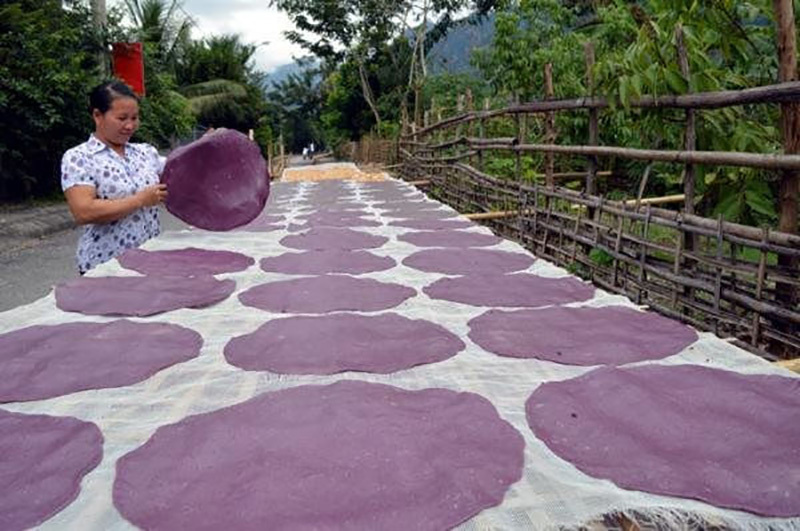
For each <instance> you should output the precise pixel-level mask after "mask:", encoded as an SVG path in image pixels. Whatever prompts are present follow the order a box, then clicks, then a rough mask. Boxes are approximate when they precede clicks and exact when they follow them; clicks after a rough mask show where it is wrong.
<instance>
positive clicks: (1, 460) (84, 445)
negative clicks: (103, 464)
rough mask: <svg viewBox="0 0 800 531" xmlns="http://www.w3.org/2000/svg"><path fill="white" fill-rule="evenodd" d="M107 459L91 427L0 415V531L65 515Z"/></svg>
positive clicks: (59, 420)
mask: <svg viewBox="0 0 800 531" xmlns="http://www.w3.org/2000/svg"><path fill="white" fill-rule="evenodd" d="M102 457H103V435H102V434H101V433H100V430H99V429H98V428H97V426H95V425H94V424H92V423H90V422H83V421H81V420H78V419H75V418H71V417H51V416H47V415H22V414H20V413H8V412H6V411H2V410H0V529H3V530H4V531H22V530H23V529H30V528H31V527H34V526H36V525H39V524H41V523H43V522H44V521H46V520H47V519H48V518H51V517H52V516H53V515H55V514H56V513H58V512H59V511H61V510H62V509H64V507H66V506H67V505H69V504H70V503H72V502H73V501H74V500H75V498H77V497H78V493H79V492H80V490H81V480H82V479H83V476H85V475H86V474H87V473H89V472H90V471H91V470H92V469H93V468H94V467H96V466H97V465H98V464H100V460H101V459H102Z"/></svg>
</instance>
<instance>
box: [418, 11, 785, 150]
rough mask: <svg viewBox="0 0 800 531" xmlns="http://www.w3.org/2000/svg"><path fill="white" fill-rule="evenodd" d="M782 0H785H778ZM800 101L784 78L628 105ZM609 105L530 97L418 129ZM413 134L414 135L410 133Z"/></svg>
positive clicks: (694, 105) (712, 105)
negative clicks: (783, 80)
mask: <svg viewBox="0 0 800 531" xmlns="http://www.w3.org/2000/svg"><path fill="white" fill-rule="evenodd" d="M781 1H784V0H781ZM799 101H800V82H798V81H786V82H782V83H777V84H773V85H765V86H762V87H755V88H749V89H743V90H724V91H716V92H699V93H695V94H683V95H679V96H675V95H665V96H642V97H641V98H634V99H632V100H631V101H630V102H629V103H628V105H629V106H630V107H632V108H635V109H653V108H662V109H720V108H724V107H733V106H736V105H751V104H759V103H793V102H794V103H797V102H799ZM611 106H612V102H609V101H608V99H607V98H602V97H594V98H593V97H585V98H575V99H568V100H553V101H532V102H528V103H523V104H521V105H519V106H516V107H506V108H503V109H494V110H491V111H489V110H484V111H483V112H473V113H465V114H462V115H461V116H453V117H451V118H448V119H447V120H443V121H442V122H440V123H438V124H434V125H432V126H430V127H428V128H426V129H421V130H419V131H417V133H418V134H419V133H425V134H427V133H430V132H431V131H433V130H435V129H438V128H441V127H448V126H452V125H454V124H456V123H458V122H462V121H472V120H480V119H484V118H490V117H493V116H501V115H503V114H514V113H518V112H522V113H528V114H536V113H547V112H551V111H568V110H578V109H592V108H594V109H607V108H609V107H611ZM412 136H413V135H412Z"/></svg>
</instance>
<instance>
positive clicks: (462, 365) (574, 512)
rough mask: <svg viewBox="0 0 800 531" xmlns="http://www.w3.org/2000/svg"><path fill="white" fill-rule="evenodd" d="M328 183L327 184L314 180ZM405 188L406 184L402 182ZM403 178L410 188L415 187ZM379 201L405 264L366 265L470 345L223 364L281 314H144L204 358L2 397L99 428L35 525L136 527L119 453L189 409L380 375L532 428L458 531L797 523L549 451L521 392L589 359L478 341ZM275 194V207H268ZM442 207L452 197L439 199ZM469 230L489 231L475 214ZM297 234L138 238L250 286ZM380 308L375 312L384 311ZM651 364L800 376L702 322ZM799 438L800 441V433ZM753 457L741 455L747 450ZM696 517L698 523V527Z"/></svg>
mask: <svg viewBox="0 0 800 531" xmlns="http://www.w3.org/2000/svg"><path fill="white" fill-rule="evenodd" d="M320 184H322V183H320ZM396 184H397V186H403V187H406V186H408V185H406V184H404V183H401V182H399V181H396ZM345 185H346V186H347V187H348V188H349V189H350V190H351V191H352V193H351V196H352V198H353V199H354V200H355V201H356V202H361V203H363V202H364V201H366V198H365V195H364V194H363V191H364V190H365V189H366V188H365V187H369V186H370V185H369V184H361V183H357V182H345ZM316 186H319V184H317V183H308V182H303V183H291V184H289V183H277V184H276V185H275V189H274V193H273V198H274V200H271V202H270V205H274V206H275V207H276V208H285V209H288V211H289V215H288V216H287V222H288V223H291V222H292V221H293V220H295V218H296V216H297V215H298V214H300V213H303V212H308V211H309V209H308V208H307V206H306V205H304V204H303V199H304V198H305V197H306V196H307V195H308V192H309V191H311V190H312V189H314V187H316ZM408 188H409V190H413V188H411V187H410V186H408ZM375 203H376V202H375V201H369V202H368V203H364V204H366V205H367V209H368V210H369V212H370V213H371V214H372V215H373V216H375V217H374V219H377V220H380V221H383V222H384V225H383V226H381V227H375V228H357V230H362V231H364V232H370V233H373V234H380V235H384V236H388V237H389V238H390V240H389V242H388V243H386V244H385V245H384V246H383V247H381V248H379V249H375V250H372V252H374V253H375V254H378V255H388V256H391V257H393V258H394V259H395V260H396V261H397V262H398V266H397V267H395V268H393V269H390V270H388V271H384V272H380V273H373V274H368V275H364V277H369V278H374V279H378V280H383V281H390V282H396V283H401V284H406V285H409V286H412V287H414V288H416V289H417V291H418V295H417V296H416V297H414V298H412V299H410V300H408V301H406V302H405V303H403V304H402V305H400V306H398V307H396V308H393V309H391V310H388V311H391V312H396V313H399V314H401V315H405V316H407V317H411V318H423V319H427V320H429V321H433V322H435V323H438V324H441V325H443V326H444V327H446V328H447V329H449V330H450V331H451V332H453V333H455V334H457V335H458V336H459V337H460V338H461V339H462V340H463V341H464V342H465V343H466V344H467V348H466V349H465V350H464V351H462V352H461V353H459V354H458V355H456V356H455V357H453V358H450V359H448V360H446V361H444V362H441V363H436V364H431V365H424V366H421V367H416V368H412V369H409V370H405V371H400V372H397V373H395V374H390V375H372V374H364V373H353V372H349V373H343V374H340V375H333V376H281V375H276V374H271V373H267V372H263V373H256V372H246V371H243V370H240V369H238V368H236V367H233V366H231V365H229V364H228V363H226V361H225V359H224V357H223V348H224V346H225V344H226V343H227V341H228V340H229V339H230V338H232V337H234V336H238V335H241V334H246V333H250V332H252V331H254V330H255V329H256V328H258V327H259V326H260V325H262V324H263V323H264V322H266V321H268V320H269V319H273V318H281V317H285V315H281V314H270V313H269V312H265V311H262V310H257V309H253V308H248V307H246V306H244V305H242V304H241V303H240V302H239V300H238V298H237V297H236V294H234V295H233V296H231V297H230V298H228V299H227V300H225V301H223V302H221V303H219V304H217V305H215V306H212V307H210V308H205V309H202V310H189V309H186V310H178V311H173V312H169V313H166V314H162V315H156V316H153V317H149V318H145V319H133V320H135V321H142V322H167V323H175V324H179V325H182V326H186V327H189V328H191V329H193V330H196V331H197V332H199V333H200V334H201V335H202V336H203V338H204V340H205V343H204V345H203V348H202V351H201V354H200V356H199V357H197V358H196V359H193V360H191V361H189V362H186V363H181V364H179V365H176V366H173V367H170V368H168V369H166V370H163V371H161V372H159V373H158V374H156V375H155V376H153V377H152V378H150V379H148V380H146V381H144V382H142V383H140V384H137V385H132V386H128V387H123V388H117V389H104V390H94V391H83V392H79V393H74V394H71V395H68V396H63V397H58V398H53V399H49V400H41V401H37V402H28V403H13V404H3V405H0V407H1V408H3V409H6V410H9V411H16V412H20V413H32V414H34V413H43V414H50V415H66V416H74V417H77V418H80V419H83V420H86V421H91V422H94V423H95V424H97V425H98V426H99V427H100V429H101V430H102V432H103V435H104V437H105V445H104V456H103V461H102V462H101V463H100V465H99V466H98V467H97V468H96V469H94V470H93V471H91V472H90V473H89V474H88V475H87V476H86V477H85V478H84V480H83V483H82V485H81V492H80V495H79V497H78V499H77V500H75V501H74V502H73V503H72V504H70V505H69V506H68V507H67V508H65V509H64V510H63V511H62V512H60V513H59V514H57V515H56V516H54V517H53V518H52V519H50V520H49V521H48V522H46V523H45V524H43V525H42V526H41V529H47V530H64V529H76V530H95V529H97V530H100V529H102V530H122V529H131V528H132V527H133V526H132V525H131V524H129V523H127V522H126V521H125V520H124V519H123V518H122V517H121V516H120V514H119V513H118V512H117V510H116V509H115V508H114V505H113V503H112V497H111V489H112V485H113V481H114V471H115V463H116V461H117V459H118V458H119V457H121V456H122V455H124V454H126V453H127V452H130V451H131V450H133V449H135V448H136V447H138V446H140V445H141V444H143V443H144V442H145V441H146V440H147V439H148V438H149V437H150V436H151V435H152V434H153V432H154V431H155V430H156V429H157V428H158V427H159V426H163V425H165V424H169V423H174V422H177V421H179V420H181V419H183V418H184V417H186V416H187V415H192V414H196V413H202V412H207V411H213V410H216V409H219V408H221V407H224V406H229V405H233V404H236V403H239V402H242V401H244V400H247V399H248V398H251V397H253V396H255V395H258V394H260V393H263V392H266V391H272V390H276V389H281V388H285V387H290V386H296V385H301V384H323V383H330V382H334V381H337V380H341V379H359V380H366V381H373V382H380V383H386V384H391V385H395V386H398V387H403V388H407V389H422V388H429V387H443V388H448V389H453V390H457V391H470V392H474V393H478V394H480V395H482V396H484V397H486V398H487V399H489V400H490V401H491V402H492V403H493V404H494V406H495V407H496V408H497V410H498V412H499V414H500V415H501V416H502V417H503V418H504V419H505V420H507V421H508V422H510V423H511V424H512V425H513V426H514V427H515V428H516V429H517V430H518V431H519V432H520V433H521V434H522V435H523V437H524V438H525V443H526V449H525V470H524V473H523V477H522V479H521V480H520V481H518V482H517V483H516V484H514V485H513V486H512V487H511V488H510V490H509V491H508V492H507V494H506V497H505V500H504V501H503V503H502V504H501V505H500V506H498V507H494V508H491V509H487V510H485V511H483V512H481V513H480V514H479V515H477V516H476V517H474V518H473V519H471V520H470V521H468V522H466V523H464V524H463V525H462V526H460V527H459V529H463V530H489V529H491V530H515V529H520V530H521V529H549V528H556V527H577V526H580V525H582V524H585V523H586V522H588V521H590V520H592V519H593V518H596V517H597V516H599V515H601V514H604V513H609V512H613V511H623V512H628V513H630V512H634V511H636V512H639V513H643V514H645V515H647V516H648V517H649V518H650V519H652V520H653V521H655V522H656V523H657V524H658V525H659V527H663V528H687V527H688V525H689V524H688V523H687V522H688V520H687V519H685V518H684V517H683V516H682V515H685V514H687V513H688V514H692V515H694V516H695V517H696V518H701V519H703V520H704V521H705V522H706V524H710V523H717V524H724V525H727V526H728V527H730V528H733V529H800V519H797V518H796V519H770V518H761V517H758V516H755V515H752V514H748V513H745V512H739V511H731V510H724V509H720V508H717V507H714V506H711V505H708V504H705V503H702V502H698V501H693V500H688V499H681V498H673V497H666V496H657V495H652V494H647V493H644V492H638V491H629V490H623V489H621V488H618V487H617V486H615V485H614V484H613V483H611V482H610V481H607V480H601V479H595V478H592V477H590V476H588V475H586V474H584V473H582V472H580V471H579V470H577V469H576V468H575V467H574V466H573V465H571V464H570V463H568V462H566V461H564V460H562V459H560V458H559V457H557V456H556V455H554V454H553V453H552V452H551V451H550V450H549V449H548V448H547V447H546V446H545V445H544V444H543V443H542V442H541V441H540V440H538V439H537V438H536V437H534V436H533V434H532V433H531V430H530V429H529V428H528V425H527V421H526V419H525V400H526V399H527V398H528V396H529V395H530V394H531V392H532V391H533V390H534V389H535V388H536V387H537V386H538V385H539V384H540V383H542V382H552V381H558V380H564V379H568V378H572V377H575V376H578V375H580V374H583V373H585V372H587V371H589V370H591V368H586V367H574V366H566V365H559V364H556V363H550V362H547V361H539V360H535V359H530V360H523V359H510V358H503V357H499V356H495V355H493V354H491V353H488V352H486V351H484V350H483V349H481V348H480V347H478V346H477V345H476V344H474V343H473V342H472V341H470V339H469V338H468V337H467V332H468V327H467V322H468V321H469V320H470V319H471V318H473V317H476V316H478V315H480V314H482V313H483V312H485V311H486V310H487V308H479V307H473V306H468V305H463V304H457V303H450V302H445V301H436V300H432V299H430V298H428V297H427V296H426V295H424V294H423V293H422V291H421V290H422V287H423V286H426V285H428V284H430V283H431V282H433V281H435V280H437V279H439V278H441V275H437V274H429V273H423V272H420V271H416V270H414V269H410V268H407V267H405V266H403V265H401V264H400V261H401V260H402V259H403V258H404V257H406V256H408V255H409V254H411V253H413V252H415V251H418V250H419V249H418V248H416V247H414V246H412V245H410V244H406V243H403V242H400V241H398V240H397V239H396V236H397V235H398V234H402V233H404V232H406V231H407V229H403V228H399V227H390V226H388V225H386V224H385V223H387V222H388V221H391V220H390V219H388V218H385V217H382V216H381V211H380V210H378V209H376V208H375V206H374V205H375ZM270 205H268V206H267V209H268V210H269V209H270V208H271V206H270ZM442 208H446V207H442ZM469 230H473V231H477V232H485V233H486V232H489V231H488V229H486V228H483V227H480V226H478V225H475V226H474V227H473V228H470V229H469ZM287 234H290V233H288V232H286V231H285V230H279V231H274V232H267V233H248V232H229V233H212V232H206V231H200V230H189V231H181V232H168V233H165V234H163V235H162V236H160V237H158V238H156V239H154V240H151V241H149V242H148V243H147V244H145V245H144V246H143V248H145V249H148V250H159V249H177V248H183V247H188V246H195V247H203V248H208V249H225V250H235V251H238V252H241V253H244V254H246V255H249V256H251V257H253V258H255V259H256V264H255V265H254V266H252V267H250V268H249V269H247V270H246V271H243V272H240V273H235V274H228V275H220V276H219V278H232V279H234V280H236V283H237V287H236V293H240V292H242V291H244V290H246V289H248V288H250V287H252V286H254V285H257V284H261V283H264V282H268V281H270V280H279V279H286V278H293V277H292V276H288V275H278V274H267V273H264V272H262V271H261V270H260V269H259V267H258V260H260V259H261V258H263V257H267V256H275V255H278V254H282V253H284V252H290V251H296V250H293V249H288V248H286V247H284V246H282V245H281V244H280V243H279V240H280V239H281V238H283V237H284V236H286V235H287ZM494 248H495V249H502V250H508V251H515V252H527V251H525V250H524V249H523V248H522V247H520V246H519V245H517V244H515V243H512V242H509V241H503V242H502V243H501V244H499V245H498V246H496V247H494ZM528 272H530V273H534V274H537V275H543V276H550V277H559V276H566V275H568V273H567V272H566V271H565V270H563V269H561V268H558V267H556V266H554V265H552V264H550V263H548V262H546V261H544V260H537V261H536V263H535V264H534V265H533V266H531V267H530V269H529V270H528ZM90 274H91V275H92V276H103V275H135V274H136V273H134V272H131V271H128V270H125V269H123V268H121V267H120V266H119V264H118V263H117V262H116V261H112V262H109V263H107V264H103V265H102V266H100V267H98V268H97V269H96V270H94V271H92V272H91V273H90ZM612 304H617V305H626V306H630V307H634V305H633V304H632V303H631V302H630V301H629V300H627V299H625V298H623V297H620V296H616V295H610V294H608V293H606V292H603V291H602V290H599V289H598V290H597V293H596V296H595V297H594V298H593V299H592V300H590V301H587V302H584V303H580V304H576V306H582V305H590V306H604V305H612ZM378 313H380V312H378ZM108 320H111V319H108V318H101V317H90V316H83V315H80V314H74V313H66V312H62V311H61V310H59V309H57V308H56V306H55V300H54V297H53V294H52V292H51V293H50V294H48V295H47V296H45V297H43V298H42V299H40V300H38V301H36V302H34V303H32V304H29V305H26V306H22V307H19V308H16V309H13V310H10V311H7V312H4V313H0V332H7V331H10V330H14V329H18V328H22V327H25V326H30V325H34V324H56V323H64V322H75V321H84V322H86V321H108ZM646 363H663V364H682V363H691V364H698V365H705V366H711V367H718V368H723V369H728V370H734V371H738V372H741V373H760V374H782V375H785V376H796V375H794V374H793V373H791V372H789V371H785V370H782V369H779V368H777V367H775V366H773V365H771V364H769V363H767V362H766V361H764V360H762V359H760V358H758V357H756V356H753V355H752V354H749V353H747V352H745V351H743V350H741V349H739V348H737V347H735V346H733V345H731V344H729V343H728V342H726V341H723V340H721V339H719V338H716V337H715V336H713V335H711V334H707V333H701V334H700V339H699V340H698V341H697V342H696V343H694V344H693V345H691V346H689V347H688V348H686V349H685V350H684V351H682V352H680V353H678V354H676V355H674V356H671V357H669V358H666V359H664V360H660V361H654V362H646ZM798 443H800V441H798ZM742 457H743V458H745V459H746V456H742ZM695 527H697V526H695Z"/></svg>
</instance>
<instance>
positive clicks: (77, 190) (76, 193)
mask: <svg viewBox="0 0 800 531" xmlns="http://www.w3.org/2000/svg"><path fill="white" fill-rule="evenodd" d="M64 195H65V196H66V198H67V204H68V205H69V210H70V212H72V217H73V218H75V222H76V223H77V224H78V225H85V224H87V223H111V222H112V221H117V220H118V219H122V218H124V217H125V216H127V215H128V214H130V213H131V212H133V211H134V210H138V209H140V208H142V207H146V206H155V205H157V204H158V203H160V202H161V201H163V200H164V199H166V197H167V185H165V184H154V185H151V186H148V187H147V188H143V189H142V190H139V191H138V192H136V193H135V194H133V195H130V196H128V197H123V198H122V199H98V198H97V195H96V191H95V187H94V186H88V185H77V186H72V187H71V188H68V189H67V190H65V191H64Z"/></svg>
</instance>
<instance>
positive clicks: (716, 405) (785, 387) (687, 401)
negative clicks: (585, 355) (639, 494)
mask: <svg viewBox="0 0 800 531" xmlns="http://www.w3.org/2000/svg"><path fill="white" fill-rule="evenodd" d="M526 411H527V417H528V424H529V425H530V427H531V429H532V430H533V432H534V434H536V436H537V437H538V438H539V439H541V440H542V441H544V442H545V444H547V446H548V447H549V448H550V449H551V450H552V451H553V452H555V453H556V454H557V455H558V456H560V457H561V458H563V459H565V460H567V461H569V462H570V463H572V464H573V465H575V466H576V467H578V468H579V469H580V470H582V471H583V472H585V473H586V474H589V475H590V476H593V477H596V478H602V479H608V480H611V481H613V482H614V483H616V484H617V485H619V486H620V487H622V488H625V489H632V490H642V491H646V492H653V493H656V494H666V495H668V496H679V497H684V498H695V499H698V500H702V501H705V502H708V503H711V504H713V505H717V506H719V507H729V508H732V509H742V510H745V511H750V512H753V513H757V514H761V515H765V516H780V517H788V516H800V481H798V477H800V451H798V441H800V422H798V411H800V379H798V378H787V377H782V376H764V375H744V374H737V373H734V372H728V371H722V370H718V369H710V368H707V367H700V366H694V365H677V366H674V365H648V366H643V367H635V368H629V369H617V368H602V369H597V370H594V371H592V372H590V373H588V374H585V375H583V376H580V377H578V378H574V379H572V380H566V381H562V382H553V383H545V384H542V385H541V386H540V387H539V388H538V389H536V391H534V392H533V394H532V395H531V396H530V398H529V399H528V401H527V403H526Z"/></svg>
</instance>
